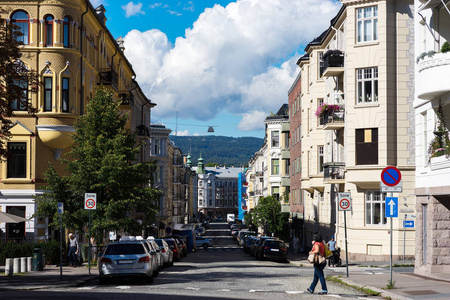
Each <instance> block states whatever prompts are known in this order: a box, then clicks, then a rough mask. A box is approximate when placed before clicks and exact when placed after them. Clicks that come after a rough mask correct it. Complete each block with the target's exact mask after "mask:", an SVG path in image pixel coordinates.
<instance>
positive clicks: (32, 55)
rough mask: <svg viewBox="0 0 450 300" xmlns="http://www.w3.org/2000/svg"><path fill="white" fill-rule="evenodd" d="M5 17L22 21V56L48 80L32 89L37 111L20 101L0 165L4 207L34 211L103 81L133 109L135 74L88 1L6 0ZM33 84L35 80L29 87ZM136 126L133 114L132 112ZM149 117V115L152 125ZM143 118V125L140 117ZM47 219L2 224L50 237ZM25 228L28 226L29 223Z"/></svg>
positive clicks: (17, 235)
mask: <svg viewBox="0 0 450 300" xmlns="http://www.w3.org/2000/svg"><path fill="white" fill-rule="evenodd" d="M1 5H2V8H4V9H5V10H6V12H4V13H2V15H1V16H2V18H4V19H6V20H7V21H8V22H11V23H14V24H16V25H19V27H20V28H21V31H22V33H23V36H21V37H20V39H21V41H22V42H23V44H24V45H23V46H21V51H22V53H23V56H22V58H21V61H20V62H18V63H22V64H24V65H25V66H26V67H27V68H29V69H31V70H34V71H36V72H37V73H38V75H39V78H40V81H41V82H42V85H41V86H40V87H39V88H38V92H37V93H28V95H29V101H31V103H32V106H33V107H35V108H37V109H38V112H37V113H36V114H35V115H34V116H32V115H29V114H28V113H27V112H25V111H21V110H20V108H17V109H16V110H15V111H14V115H13V117H12V118H11V119H12V121H13V123H14V126H13V127H12V129H11V133H12V137H11V140H10V141H9V142H8V148H9V150H10V151H9V152H10V156H9V157H8V160H7V161H6V162H3V163H1V165H0V172H1V175H0V178H1V180H0V209H1V211H6V212H13V213H15V214H17V215H21V216H23V217H26V218H30V217H31V216H32V215H33V214H34V212H35V209H36V205H35V202H34V201H33V196H34V195H36V194H40V193H41V190H39V188H40V186H41V185H42V183H43V177H44V176H43V173H44V171H45V170H46V169H47V163H48V162H51V163H52V164H53V165H54V166H55V168H56V169H57V171H58V172H59V173H60V174H61V173H62V172H63V171H64V170H63V168H62V166H61V164H60V163H59V162H58V159H59V157H60V156H61V155H64V154H65V153H67V152H68V150H69V146H70V144H71V138H70V137H69V135H70V134H71V133H72V132H74V128H73V124H74V122H75V120H76V119H77V118H78V117H79V116H80V115H82V114H83V112H84V110H85V108H86V105H87V103H88V102H89V99H90V98H91V97H92V96H93V95H94V93H95V89H96V87H97V86H98V85H99V84H103V85H104V86H106V87H108V88H110V89H111V90H112V91H113V92H114V94H115V96H116V97H117V98H122V99H123V105H122V106H121V107H122V109H123V110H124V111H125V112H130V111H131V110H132V106H133V97H132V96H131V92H130V91H131V89H132V84H133V79H134V77H135V73H134V71H133V69H132V67H131V64H130V63H129V62H128V60H127V59H126V57H125V56H124V53H123V50H124V49H123V47H122V41H121V40H117V41H116V40H115V39H114V38H113V36H112V35H111V33H110V32H109V31H108V29H107V28H106V26H105V21H106V17H105V9H104V8H103V6H100V7H98V8H94V7H93V6H92V5H91V4H90V2H89V1H88V0H64V1H57V0H56V1H25V2H24V1H2V3H1ZM31 88H34V87H28V90H30V89H31ZM129 116H130V117H129V118H130V122H129V126H131V124H132V123H131V116H132V114H129ZM149 124H150V120H148V125H149ZM138 125H139V124H138ZM47 224H48V220H44V219H39V220H34V222H27V224H26V225H25V224H23V223H22V224H18V225H15V224H8V225H6V226H5V224H0V228H1V229H2V230H4V231H5V232H6V234H7V237H8V238H10V239H18V240H20V239H33V238H36V239H46V238H49V237H50V235H51V232H49V230H48V227H47ZM25 227H26V228H25Z"/></svg>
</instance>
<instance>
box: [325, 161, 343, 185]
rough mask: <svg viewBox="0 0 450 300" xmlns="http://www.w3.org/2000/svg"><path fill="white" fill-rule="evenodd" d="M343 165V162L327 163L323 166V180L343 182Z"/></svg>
mask: <svg viewBox="0 0 450 300" xmlns="http://www.w3.org/2000/svg"><path fill="white" fill-rule="evenodd" d="M344 168H345V163H344V162H327V163H324V164H323V179H324V181H330V180H337V181H339V180H344V179H345V172H344Z"/></svg>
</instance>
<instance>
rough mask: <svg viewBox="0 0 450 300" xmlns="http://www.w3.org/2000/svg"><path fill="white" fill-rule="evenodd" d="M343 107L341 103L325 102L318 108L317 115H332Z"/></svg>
mask: <svg viewBox="0 0 450 300" xmlns="http://www.w3.org/2000/svg"><path fill="white" fill-rule="evenodd" d="M341 109H342V106H341V105H338V104H327V103H323V104H321V105H320V106H319V108H318V109H317V110H316V113H315V115H316V117H318V118H322V117H323V116H325V115H330V114H331V113H333V112H337V111H340V110H341Z"/></svg>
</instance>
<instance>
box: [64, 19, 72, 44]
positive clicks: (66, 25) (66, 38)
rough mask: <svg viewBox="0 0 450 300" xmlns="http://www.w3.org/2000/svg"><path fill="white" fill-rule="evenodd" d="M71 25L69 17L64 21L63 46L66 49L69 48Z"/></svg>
mask: <svg viewBox="0 0 450 300" xmlns="http://www.w3.org/2000/svg"><path fill="white" fill-rule="evenodd" d="M69 25H70V20H69V18H68V17H65V18H64V21H63V45H64V47H65V48H69V37H70V35H69V34H70V30H69V28H70V27H69Z"/></svg>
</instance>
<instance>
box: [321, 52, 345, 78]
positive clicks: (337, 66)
mask: <svg viewBox="0 0 450 300" xmlns="http://www.w3.org/2000/svg"><path fill="white" fill-rule="evenodd" d="M323 68H324V72H323V76H325V77H330V76H338V75H341V74H342V73H343V72H344V52H342V51H340V50H328V51H327V52H325V53H324V54H323Z"/></svg>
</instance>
